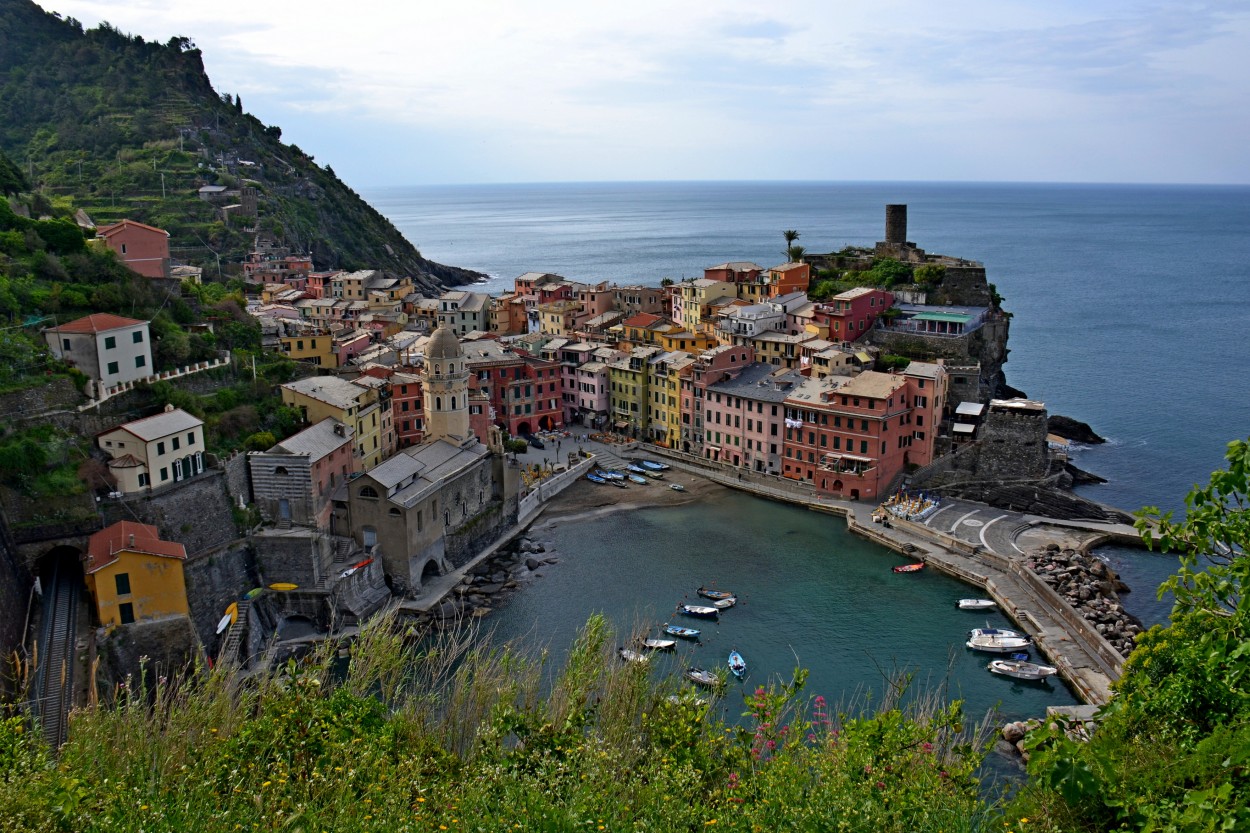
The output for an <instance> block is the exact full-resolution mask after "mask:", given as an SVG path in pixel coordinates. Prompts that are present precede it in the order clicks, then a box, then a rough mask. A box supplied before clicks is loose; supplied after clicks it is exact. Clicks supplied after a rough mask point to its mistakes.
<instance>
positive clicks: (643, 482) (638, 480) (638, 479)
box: [627, 474, 650, 486]
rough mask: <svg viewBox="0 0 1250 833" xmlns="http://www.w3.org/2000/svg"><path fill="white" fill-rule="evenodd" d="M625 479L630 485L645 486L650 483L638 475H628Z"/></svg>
mask: <svg viewBox="0 0 1250 833" xmlns="http://www.w3.org/2000/svg"><path fill="white" fill-rule="evenodd" d="M627 479H628V480H629V482H630V483H637V484H638V485H639V486H645V485H647V483H648V482H650V481H648V480H647V478H645V477H643V476H642V475H638V474H630V475H628V478H627Z"/></svg>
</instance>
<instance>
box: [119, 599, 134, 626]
mask: <svg viewBox="0 0 1250 833" xmlns="http://www.w3.org/2000/svg"><path fill="white" fill-rule="evenodd" d="M117 615H118V617H120V618H121V620H122V624H123V625H129V624H130V623H132V622H134V620H135V606H134V605H133V604H131V603H130V602H126V603H125V604H120V605H118V606H117Z"/></svg>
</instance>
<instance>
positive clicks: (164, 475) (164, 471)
mask: <svg viewBox="0 0 1250 833" xmlns="http://www.w3.org/2000/svg"><path fill="white" fill-rule="evenodd" d="M168 479H169V469H167V468H165V467H164V466H161V482H162V483H164V482H165V481H166V480H168Z"/></svg>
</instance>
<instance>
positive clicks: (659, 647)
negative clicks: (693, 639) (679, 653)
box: [642, 639, 677, 651]
mask: <svg viewBox="0 0 1250 833" xmlns="http://www.w3.org/2000/svg"><path fill="white" fill-rule="evenodd" d="M642 647H644V648H646V649H647V650H648V651H671V650H673V649H674V648H676V647H677V640H676V639H644V640H642Z"/></svg>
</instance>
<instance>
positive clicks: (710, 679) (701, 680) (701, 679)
mask: <svg viewBox="0 0 1250 833" xmlns="http://www.w3.org/2000/svg"><path fill="white" fill-rule="evenodd" d="M682 674H683V675H684V676H685V678H686V679H687V680H689V681H690V682H692V683H694V684H695V685H703V686H708V687H709V688H710V687H711V686H714V685H716V684H717V683H719V682H720V678H719V677H717V676H716V674H715V672H712V671H708V670H707V669H706V668H694V667H693V666H692V667H690V668H687V669H686V670H685V671H683V672H682Z"/></svg>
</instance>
